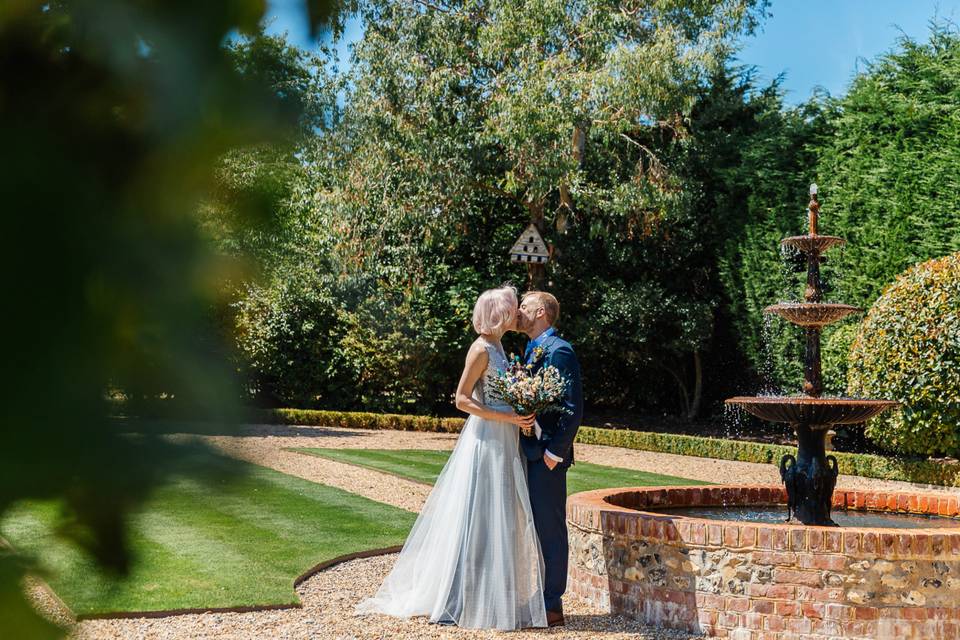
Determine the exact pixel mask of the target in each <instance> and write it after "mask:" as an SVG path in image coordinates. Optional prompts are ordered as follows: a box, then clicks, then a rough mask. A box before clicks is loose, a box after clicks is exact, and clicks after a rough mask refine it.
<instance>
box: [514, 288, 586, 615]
mask: <svg viewBox="0 0 960 640" xmlns="http://www.w3.org/2000/svg"><path fill="white" fill-rule="evenodd" d="M559 315H560V304H559V303H558V302H557V299H556V298H555V297H553V296H552V295H551V294H549V293H546V292H544V291H528V292H527V293H526V294H524V296H523V300H521V302H520V315H519V317H518V322H517V328H518V329H519V330H520V331H522V332H523V333H526V334H527V336H529V337H530V342H529V344H528V345H527V350H526V354H525V358H526V361H527V363H528V364H532V365H533V371H534V372H536V371H538V370H539V369H540V368H541V367H544V366H547V365H553V366H554V367H556V368H557V369H558V370H559V371H560V375H562V376H563V377H564V379H566V380H569V381H570V384H569V385H568V386H567V392H566V394H565V395H564V398H563V405H564V407H566V408H567V409H568V410H569V413H559V412H551V413H545V414H543V415H539V416H537V423H538V425H539V427H540V428H539V429H538V430H537V431H536V432H535V433H534V434H532V435H526V434H521V436H520V446H521V447H522V448H523V452H524V455H526V458H527V474H528V475H527V477H528V480H529V483H530V505H531V506H532V507H533V522H534V525H535V526H536V528H537V537H539V538H540V548H541V550H542V551H543V562H544V568H545V573H546V575H545V576H544V584H543V599H544V604H545V605H546V609H547V624H548V625H549V626H551V627H554V626H560V625H562V624H563V623H564V621H563V605H562V604H561V602H560V598H561V597H562V596H563V592H564V590H565V589H566V587H567V554H568V548H567V518H566V510H567V469H569V468H570V465H571V464H573V439H574V438H575V437H576V435H577V428H579V426H580V419H581V417H582V416H583V386H582V384H581V382H580V364H579V363H578V362H577V356H576V355H575V354H574V353H573V347H571V346H570V343H569V342H567V341H566V340H564V339H563V338H561V337H560V336H558V335H557V332H556V329H554V328H553V325H554V324H555V323H556V321H557V318H558V316H559Z"/></svg>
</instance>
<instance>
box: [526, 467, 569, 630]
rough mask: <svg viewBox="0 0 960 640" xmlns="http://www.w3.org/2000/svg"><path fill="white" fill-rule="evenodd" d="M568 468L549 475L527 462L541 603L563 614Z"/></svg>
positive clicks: (554, 469) (566, 550)
mask: <svg viewBox="0 0 960 640" xmlns="http://www.w3.org/2000/svg"><path fill="white" fill-rule="evenodd" d="M567 467H568V465H566V464H560V465H557V466H556V467H554V468H553V470H552V471H551V470H550V469H549V468H548V467H547V465H546V464H544V462H543V459H542V458H541V459H539V460H528V461H527V480H528V482H529V483H530V506H531V507H532V508H533V523H534V525H535V526H536V528H537V537H538V538H539V539H540V550H541V551H542V552H543V563H544V580H543V600H544V604H545V605H546V609H547V611H562V606H561V603H560V599H561V598H562V597H563V592H564V591H565V590H566V588H567V557H568V554H569V543H568V541H567Z"/></svg>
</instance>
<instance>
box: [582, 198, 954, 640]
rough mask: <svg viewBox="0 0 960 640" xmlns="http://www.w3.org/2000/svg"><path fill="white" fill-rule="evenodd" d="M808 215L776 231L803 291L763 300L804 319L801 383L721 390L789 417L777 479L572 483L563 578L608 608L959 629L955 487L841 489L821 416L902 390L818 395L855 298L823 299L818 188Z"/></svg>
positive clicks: (944, 634)
mask: <svg viewBox="0 0 960 640" xmlns="http://www.w3.org/2000/svg"><path fill="white" fill-rule="evenodd" d="M809 213H810V233H808V234H807V235H802V236H796V237H792V238H786V239H785V240H784V241H783V243H784V244H785V245H788V246H791V247H795V248H797V249H799V250H800V251H802V252H803V253H804V254H805V255H806V258H807V287H806V291H805V293H804V301H803V302H799V303H782V304H776V305H773V306H771V307H768V309H767V311H768V312H770V313H775V314H777V315H780V316H781V317H784V318H786V319H787V320H789V321H790V322H793V323H794V324H797V325H799V326H801V327H803V328H804V329H805V331H806V363H805V364H806V366H805V370H804V383H803V395H800V396H796V397H767V396H758V397H741V398H731V399H730V400H728V402H729V403H730V404H733V405H736V406H739V407H743V408H744V409H746V410H747V411H749V412H750V413H752V414H753V415H756V416H758V417H760V418H763V419H764V420H769V421H775V422H785V423H789V424H791V425H793V427H794V429H796V432H797V437H798V440H799V446H798V448H797V453H796V455H795V456H794V455H787V456H784V458H783V460H782V461H781V462H780V476H781V480H782V484H780V485H764V484H749V483H747V484H726V485H706V486H704V485H699V486H685V487H626V488H615V489H601V490H597V491H586V492H583V493H578V494H575V495H573V496H570V498H569V499H568V501H567V524H568V526H569V532H570V570H569V577H568V583H567V586H568V591H569V592H570V593H573V594H576V595H578V596H579V597H580V598H582V599H585V600H587V601H589V602H591V603H592V604H594V605H595V606H597V607H600V608H602V609H606V610H608V611H610V612H611V613H614V614H618V615H624V616H627V617H631V618H635V619H637V620H641V621H643V622H645V623H647V624H652V625H657V626H665V627H673V628H676V629H682V630H684V631H686V632H690V633H695V634H702V635H706V636H711V637H724V638H736V639H738V640H797V639H798V638H804V639H805V640H834V639H836V638H845V639H851V640H853V639H855V640H875V639H877V638H883V639H886V638H889V639H896V640H910V639H916V640H930V639H933V638H936V639H938V640H939V639H940V638H944V639H946V638H953V639H955V640H960V495H958V494H957V492H956V491H939V492H935V491H918V490H912V489H910V488H909V486H906V485H904V489H903V490H896V489H890V485H886V487H887V488H885V489H880V488H877V489H875V490H870V489H867V490H864V489H859V490H853V489H848V488H847V489H845V488H843V487H841V488H835V484H836V482H837V463H836V459H835V458H834V457H833V456H828V455H826V451H825V450H824V436H825V433H826V431H827V429H828V428H829V427H830V426H831V425H836V424H855V423H860V422H863V421H865V420H867V419H868V418H870V417H872V416H875V415H876V414H878V413H880V412H881V411H883V410H884V409H887V408H889V407H892V406H894V405H895V403H893V402H889V401H885V400H869V399H860V398H824V397H821V393H822V390H823V385H822V382H821V376H820V331H821V329H822V328H823V327H824V326H826V325H828V324H830V323H832V322H836V321H838V320H840V319H841V318H843V317H845V316H847V315H849V314H850V313H853V312H855V311H858V309H856V308H854V307H851V306H848V305H842V304H829V303H825V302H823V295H822V287H821V282H820V263H821V260H822V258H821V256H822V254H823V252H825V251H826V250H828V249H829V248H830V247H835V246H838V245H841V244H843V240H842V239H841V238H837V237H835V236H824V235H820V234H818V233H817V222H818V217H819V214H820V205H819V203H818V201H817V193H816V189H815V188H811V200H810V212H809ZM831 511H832V515H831ZM785 515H786V516H788V517H787V518H785V517H784V516H785ZM790 516H792V517H790ZM834 520H836V522H835V521H834ZM838 524H839V525H840V526H837V525H838Z"/></svg>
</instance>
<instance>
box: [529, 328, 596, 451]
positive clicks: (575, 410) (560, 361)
mask: <svg viewBox="0 0 960 640" xmlns="http://www.w3.org/2000/svg"><path fill="white" fill-rule="evenodd" d="M540 346H541V347H542V348H543V350H544V355H543V357H541V358H540V359H539V360H537V361H536V362H535V363H534V365H533V371H534V372H536V371H539V370H540V369H541V368H542V367H545V366H547V365H553V366H554V367H556V368H557V369H558V370H559V371H560V375H562V376H563V377H564V379H566V380H569V381H570V384H569V385H567V392H566V393H565V394H564V397H563V401H562V404H563V406H564V407H566V409H568V410H569V412H570V413H560V412H555V411H551V412H549V413H543V414H540V415H538V416H537V422H538V423H539V424H540V429H541V430H542V432H543V433H542V435H541V438H540V439H539V440H537V437H536V436H525V435H523V434H520V446H521V448H522V449H523V452H524V455H526V457H527V459H528V460H539V459H540V458H542V457H543V451H544V450H545V449H549V450H550V453H553V454H554V455H557V456H560V457H561V458H563V462H561V463H560V466H562V467H569V466H570V465H571V464H573V440H574V438H576V437H577V429H579V428H580V421H581V420H582V419H583V383H582V382H581V380H580V363H579V362H578V361H577V356H576V354H575V353H574V352H573V347H572V346H570V343H569V342H567V341H566V340H564V339H563V338H561V337H559V336H557V335H556V334H554V335H552V336H550V337H548V338H547V339H546V340H544V341H543V343H541V344H540Z"/></svg>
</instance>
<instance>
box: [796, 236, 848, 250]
mask: <svg viewBox="0 0 960 640" xmlns="http://www.w3.org/2000/svg"><path fill="white" fill-rule="evenodd" d="M846 242H847V241H846V240H844V239H843V238H840V237H838V236H822V235H820V234H819V233H817V234H812V235H810V234H808V235H804V236H790V237H789V238H784V239H783V240H781V241H780V244H782V245H785V246H788V247H795V248H797V249H799V250H800V251H802V252H804V253H811V252H816V253H823V252H824V251H826V250H827V249H829V248H830V247H838V246H840V245H843V244H846Z"/></svg>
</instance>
